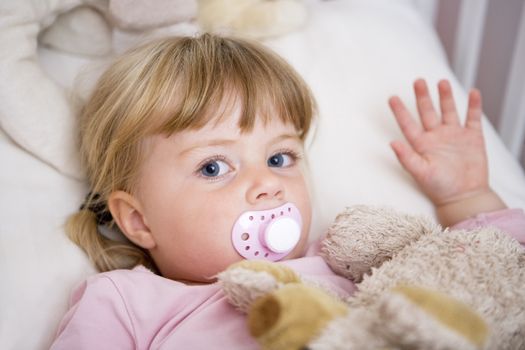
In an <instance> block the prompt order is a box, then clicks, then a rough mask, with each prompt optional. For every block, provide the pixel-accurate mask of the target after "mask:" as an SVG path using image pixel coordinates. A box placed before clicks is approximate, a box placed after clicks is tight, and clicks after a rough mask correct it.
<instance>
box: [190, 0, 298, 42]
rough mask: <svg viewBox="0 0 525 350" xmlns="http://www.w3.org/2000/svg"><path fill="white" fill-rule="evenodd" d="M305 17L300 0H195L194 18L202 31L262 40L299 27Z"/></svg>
mask: <svg viewBox="0 0 525 350" xmlns="http://www.w3.org/2000/svg"><path fill="white" fill-rule="evenodd" d="M307 14H308V13H307V8H306V6H305V4H304V3H303V1H301V0H199V11H198V16H197V19H198V22H199V25H200V27H201V28H202V29H203V30H204V31H208V32H219V33H226V34H234V35H241V36H248V37H252V38H256V39H265V38H269V37H276V36H279V35H283V34H286V33H289V32H292V31H294V30H296V29H298V28H300V27H301V26H303V25H304V24H305V23H306V19H307Z"/></svg>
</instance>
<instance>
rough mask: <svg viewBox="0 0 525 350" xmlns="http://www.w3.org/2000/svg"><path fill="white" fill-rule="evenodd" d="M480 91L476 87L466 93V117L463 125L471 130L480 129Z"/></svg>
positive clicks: (481, 112)
mask: <svg viewBox="0 0 525 350" xmlns="http://www.w3.org/2000/svg"><path fill="white" fill-rule="evenodd" d="M482 114H483V111H482V107H481V93H480V92H479V90H478V89H472V90H470V92H469V94H468V108H467V119H466V121H465V127H467V128H469V129H473V130H481V115H482Z"/></svg>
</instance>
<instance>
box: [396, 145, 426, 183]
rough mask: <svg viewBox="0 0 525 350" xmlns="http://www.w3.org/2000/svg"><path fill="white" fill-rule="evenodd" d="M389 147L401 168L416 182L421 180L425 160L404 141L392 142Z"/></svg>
mask: <svg viewBox="0 0 525 350" xmlns="http://www.w3.org/2000/svg"><path fill="white" fill-rule="evenodd" d="M390 147H391V148H392V150H393V151H394V153H395V154H396V157H397V160H398V161H399V163H401V165H402V166H403V168H404V169H405V170H406V171H408V172H409V173H410V175H412V177H414V178H415V179H416V181H417V180H418V179H419V178H421V176H422V174H423V173H424V172H425V169H426V166H427V163H426V161H425V159H424V158H423V157H421V156H420V155H419V154H418V153H417V152H416V151H414V150H413V149H412V147H411V146H410V145H409V144H407V143H406V142H404V141H400V140H396V141H392V142H390Z"/></svg>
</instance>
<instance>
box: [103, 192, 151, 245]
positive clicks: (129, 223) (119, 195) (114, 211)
mask: <svg viewBox="0 0 525 350" xmlns="http://www.w3.org/2000/svg"><path fill="white" fill-rule="evenodd" d="M108 208H109V211H110V212H111V215H112V216H113V219H114V220H115V222H116V223H117V225H118V227H119V228H120V230H121V231H122V233H124V235H125V236H126V237H127V238H128V239H129V240H130V241H132V242H133V243H135V244H136V245H138V246H139V247H142V248H144V249H152V248H154V247H155V245H156V243H155V240H154V238H153V235H152V234H151V231H150V229H149V227H148V225H147V223H146V220H145V218H144V215H143V212H142V207H141V205H140V203H139V201H138V200H137V199H136V198H135V197H133V196H132V195H131V194H129V193H127V192H124V191H115V192H113V193H111V194H110V195H109V198H108Z"/></svg>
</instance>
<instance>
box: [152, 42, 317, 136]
mask: <svg viewBox="0 0 525 350" xmlns="http://www.w3.org/2000/svg"><path fill="white" fill-rule="evenodd" d="M179 40H180V42H179V43H178V45H171V47H170V50H168V52H166V53H167V54H166V55H164V56H165V57H164V58H162V59H167V60H169V61H170V62H169V63H170V64H168V65H164V67H169V70H170V71H169V72H166V73H165V74H166V75H167V76H171V77H172V80H169V79H168V80H165V81H168V83H169V85H171V86H165V87H164V88H167V89H168V90H167V91H169V92H170V95H171V96H173V97H172V100H173V101H171V102H170V103H167V104H163V105H164V107H165V108H163V109H164V111H162V112H161V111H158V112H160V114H162V115H163V117H162V118H161V120H162V123H161V125H157V126H158V128H156V129H155V130H154V132H157V133H162V134H167V135H171V134H173V133H175V132H177V131H182V130H186V129H199V128H202V127H203V126H204V125H206V124H207V123H210V122H211V123H219V122H220V121H221V120H222V118H223V117H224V116H225V115H227V113H228V112H230V111H231V110H232V107H233V106H234V105H236V106H239V107H240V108H241V116H240V120H239V128H240V130H241V132H248V131H251V130H252V129H253V127H254V125H255V123H256V121H257V118H259V119H261V118H262V122H263V123H264V124H266V123H267V122H268V121H269V120H271V119H272V118H275V117H278V118H279V119H280V120H281V121H282V122H283V123H290V124H292V125H293V126H294V128H295V129H296V130H297V132H298V135H299V137H300V138H301V139H302V140H304V138H305V137H306V134H307V133H308V130H309V129H310V125H311V122H312V118H313V116H314V114H315V112H316V107H315V101H314V98H313V96H312V94H311V92H310V90H309V88H308V87H307V85H306V83H305V82H304V81H303V80H302V78H301V77H300V76H299V75H298V74H297V73H296V72H295V70H294V69H293V68H292V67H291V66H290V65H289V64H288V63H286V62H285V61H284V60H283V59H282V58H280V57H279V56H278V55H276V54H274V53H273V52H272V51H270V50H269V49H266V48H264V47H263V46H261V45H259V44H256V43H252V42H250V41H247V40H242V39H230V38H222V37H217V36H213V35H210V34H204V35H202V36H200V37H198V38H181V39H179ZM167 91H166V90H164V91H160V93H161V94H162V93H163V94H166V93H167ZM154 114H156V113H154Z"/></svg>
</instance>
